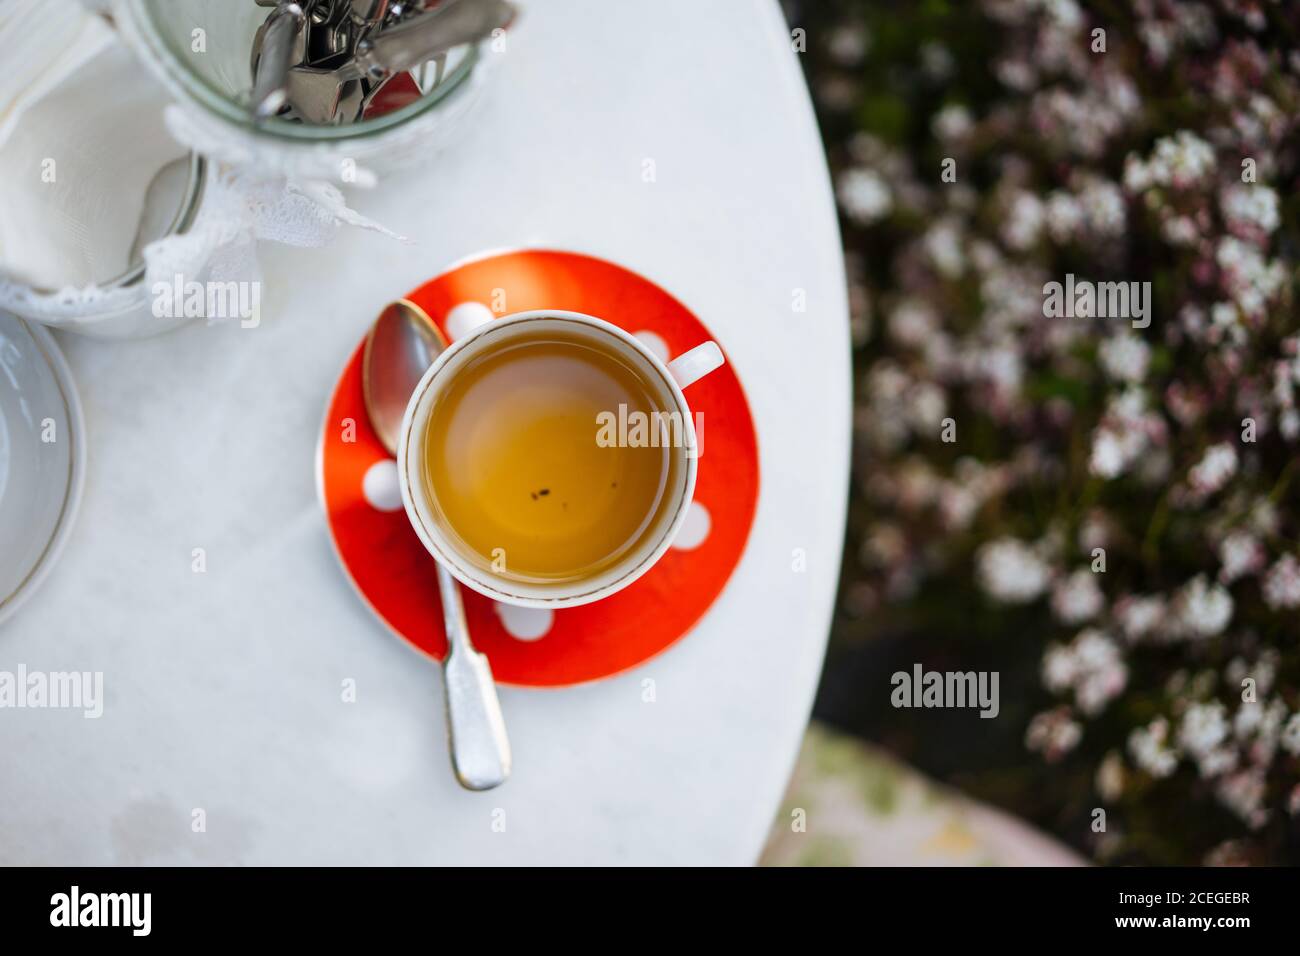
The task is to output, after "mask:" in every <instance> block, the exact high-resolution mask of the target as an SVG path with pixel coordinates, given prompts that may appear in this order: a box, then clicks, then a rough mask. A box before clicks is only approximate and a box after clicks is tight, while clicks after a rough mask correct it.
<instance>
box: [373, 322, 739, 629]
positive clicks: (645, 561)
mask: <svg viewBox="0 0 1300 956" xmlns="http://www.w3.org/2000/svg"><path fill="white" fill-rule="evenodd" d="M446 325H447V328H448V333H449V334H450V335H451V337H452V344H451V345H450V346H449V347H448V348H447V349H446V350H445V351H443V353H442V354H441V355H440V356H438V358H437V360H436V361H435V362H434V363H433V365H431V366H430V367H429V369H428V371H426V372H425V373H424V377H423V378H422V379H421V380H420V384H419V385H418V386H417V387H416V389H415V392H414V394H413V395H412V396H411V401H410V403H409V404H408V405H407V406H406V415H405V417H404V418H403V419H402V431H401V434H400V435H399V437H398V444H397V473H398V480H399V482H400V484H401V489H402V504H403V506H405V508H406V516H407V517H408V518H409V519H410V521H411V525H412V527H414V528H415V533H416V534H417V535H419V536H420V540H421V541H422V542H423V543H424V546H425V547H426V548H427V549H428V550H429V553H430V554H431V555H433V557H434V558H435V559H437V560H438V561H440V562H441V563H442V564H443V566H444V567H446V568H447V570H449V571H450V572H451V573H452V575H453V576H454V577H455V578H456V579H457V580H458V581H460V582H461V583H462V584H464V585H466V586H467V587H470V588H473V589H474V590H475V591H478V592H479V593H480V594H485V595H487V596H488V597H490V598H494V599H495V600H497V601H500V602H502V603H504V604H514V605H518V606H520V607H536V608H562V607H576V606H577V605H580V604H589V603H591V602H592V601H598V600H600V599H601V598H604V597H608V596H609V595H611V594H614V593H615V592H617V591H621V590H622V589H623V588H625V587H627V586H628V585H629V584H631V583H632V582H633V581H635V580H636V579H637V578H639V577H640V576H641V575H643V574H645V573H646V571H648V570H650V568H651V567H652V566H653V565H654V563H655V562H656V561H658V560H659V558H661V557H662V556H663V554H664V552H665V551H667V550H668V546H669V545H670V544H672V541H673V538H674V537H675V536H676V535H677V531H678V529H679V528H680V527H681V525H682V522H683V521H684V520H685V518H686V510H687V508H688V506H689V505H690V503H691V496H692V495H693V494H694V492H695V476H696V471H697V464H698V454H697V452H698V444H697V442H698V439H697V436H696V433H695V424H694V421H693V420H692V415H691V411H690V407H689V406H688V405H687V404H686V396H685V395H683V394H682V389H684V388H686V387H688V386H689V385H690V384H691V383H692V382H695V381H697V380H698V379H700V378H703V377H704V376H705V375H707V374H708V373H709V372H712V371H713V370H714V369H717V368H719V367H721V366H722V364H723V362H724V361H725V360H724V359H723V356H722V350H721V349H720V348H718V346H717V344H716V343H714V342H704V343H703V344H701V345H697V346H696V347H695V348H693V349H691V350H690V351H688V352H685V353H684V354H682V355H680V356H678V357H677V358H675V359H673V360H672V361H671V362H664V361H663V360H662V359H660V358H659V357H658V356H657V355H655V354H654V353H653V352H652V351H650V349H648V348H647V347H646V346H645V345H644V344H642V343H641V342H640V341H639V340H638V339H636V338H635V337H633V336H631V335H629V334H628V333H627V332H624V331H623V330H622V329H620V328H619V327H618V326H616V325H611V324H610V323H609V322H606V321H604V320H603V319H598V318H595V317H594V316H590V315H583V314H582V313H580V312H563V311H560V310H558V309H545V310H538V311H534V312H518V313H515V314H514V315H507V316H503V317H501V318H494V317H493V313H492V312H491V310H490V309H488V308H487V306H484V305H480V304H478V303H465V304H462V305H458V306H457V307H456V308H455V309H453V310H452V312H451V313H450V314H449V315H448V317H447V323H446ZM548 328H549V329H554V330H556V331H562V332H563V333H564V334H565V335H566V336H574V335H577V336H579V337H582V338H588V339H590V340H592V341H593V342H595V343H598V344H599V345H600V346H601V347H603V348H605V349H613V350H614V351H615V352H616V353H617V354H618V355H619V356H620V357H622V358H623V359H624V360H625V361H627V362H629V363H630V364H631V365H632V367H633V368H635V369H637V370H638V371H639V372H640V373H641V376H642V378H643V380H644V381H645V383H646V384H647V385H648V386H649V387H650V388H652V389H655V390H656V391H657V393H658V394H657V395H656V399H657V402H658V405H659V407H660V408H661V409H665V410H667V411H669V412H670V413H676V416H679V418H678V419H675V421H677V420H679V421H680V425H681V428H680V432H679V433H678V434H679V435H680V440H677V441H674V442H673V444H672V447H671V449H670V453H671V454H674V455H679V456H680V459H681V460H680V466H679V467H675V468H673V469H671V472H672V473H674V474H675V475H676V477H675V479H674V480H673V485H672V487H670V488H669V489H668V491H667V495H668V497H667V500H666V501H665V502H664V504H663V505H662V506H661V507H660V508H659V509H658V512H657V514H656V516H655V518H654V523H653V525H652V526H651V528H650V530H649V533H647V534H645V535H644V536H643V538H642V541H641V543H640V545H639V546H638V547H637V548H635V549H634V550H633V551H631V552H630V553H629V554H628V555H627V556H626V557H625V558H624V559H623V560H621V561H619V562H618V563H617V564H615V565H613V566H612V567H609V568H606V569H605V570H603V571H601V572H599V573H597V574H594V575H592V576H591V577H589V578H584V579H581V580H578V581H564V582H545V583H534V582H521V581H517V580H514V579H513V578H510V577H506V576H503V575H498V574H495V573H493V572H492V571H491V570H488V569H484V568H482V567H481V559H479V560H474V559H473V558H472V557H471V556H470V555H467V554H466V553H464V552H463V550H461V548H459V547H458V545H457V543H456V542H455V540H454V539H453V538H452V536H450V535H448V534H447V533H446V532H445V531H444V529H443V526H442V525H443V521H442V520H441V519H439V517H438V515H437V511H436V509H435V508H434V506H433V502H432V500H431V493H430V490H429V488H428V487H427V485H426V482H425V478H424V475H423V463H424V461H425V457H426V456H425V448H424V446H425V437H426V433H427V431H428V421H429V415H430V412H431V411H432V409H433V406H434V403H435V401H436V400H437V398H438V396H439V395H441V394H442V393H443V391H444V390H445V389H446V388H447V387H448V385H449V384H450V383H451V381H452V380H453V379H454V378H455V377H456V375H457V374H458V373H459V372H460V371H461V370H462V369H464V368H465V366H466V365H467V364H468V363H469V362H471V361H472V360H474V359H475V358H478V357H480V356H482V355H483V354H485V353H487V352H490V351H493V350H495V349H497V348H501V347H502V346H504V345H507V344H508V343H510V342H512V341H515V340H517V339H518V338H519V337H521V336H526V337H532V336H533V335H535V334H536V333H537V332H539V331H543V332H544V331H547V330H548ZM592 429H593V431H592V440H593V441H594V440H595V438H596V431H595V429H596V423H595V422H593V423H592Z"/></svg>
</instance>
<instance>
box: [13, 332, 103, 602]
mask: <svg viewBox="0 0 1300 956" xmlns="http://www.w3.org/2000/svg"><path fill="white" fill-rule="evenodd" d="M85 462H86V435H85V427H84V423H83V421H82V417H81V402H80V400H79V399H78V398H77V389H76V386H75V385H74V384H73V381H72V373H71V372H70V371H69V369H68V364H67V362H65V361H64V359H63V354H62V353H61V352H60V351H59V348H58V345H56V344H55V342H54V338H53V336H51V335H50V333H49V332H47V331H46V330H45V329H43V328H40V327H39V326H35V325H28V324H27V323H26V322H23V321H22V320H21V319H18V318H15V317H14V316H12V315H10V314H9V313H7V312H0V623H3V622H4V621H5V620H6V619H7V618H8V617H9V616H10V615H11V614H13V613H14V612H15V611H16V610H17V609H18V607H19V605H21V604H22V603H23V601H25V600H26V599H27V598H28V597H29V596H30V595H31V593H32V592H33V591H34V590H36V587H37V586H38V585H39V584H40V583H41V581H43V580H44V579H45V576H46V575H47V574H49V572H50V569H51V568H52V567H53V566H54V562H55V560H56V559H57V558H58V556H59V552H60V551H61V550H62V549H63V545H64V542H65V541H66V540H67V537H68V532H69V531H70V530H71V529H72V522H73V519H74V518H75V517H76V513H77V505H78V504H79V503H80V501H81V490H82V485H83V482H84V478H85Z"/></svg>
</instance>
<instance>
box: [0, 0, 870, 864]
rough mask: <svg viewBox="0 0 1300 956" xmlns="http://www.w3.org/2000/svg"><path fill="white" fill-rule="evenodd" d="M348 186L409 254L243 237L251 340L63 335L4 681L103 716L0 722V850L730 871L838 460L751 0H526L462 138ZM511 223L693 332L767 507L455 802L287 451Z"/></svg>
mask: <svg viewBox="0 0 1300 956" xmlns="http://www.w3.org/2000/svg"><path fill="white" fill-rule="evenodd" d="M650 162H652V163H653V171H654V175H653V177H652V178H651V177H647V176H645V175H644V172H645V170H647V169H649V168H650V166H649V163H650ZM647 180H649V181H647ZM350 200H351V202H352V203H353V205H354V206H355V207H356V208H358V209H359V210H360V211H361V212H362V213H364V214H366V215H368V216H371V217H373V218H374V219H376V220H378V221H380V222H382V223H384V224H385V225H387V226H389V227H390V228H392V229H393V230H395V231H396V232H398V233H402V234H405V235H407V236H410V237H412V238H413V239H415V240H416V244H414V245H409V246H408V245H400V244H398V243H396V242H393V241H392V240H389V239H386V238H383V237H381V236H378V235H376V234H372V233H364V232H360V231H356V230H350V231H347V232H345V233H344V234H343V235H341V236H340V238H339V239H338V241H337V242H335V243H334V244H333V245H332V246H330V247H329V248H326V249H321V250H293V249H287V248H284V247H277V246H266V247H264V250H263V252H264V255H263V265H264V268H265V277H266V282H265V287H264V293H263V303H262V310H263V320H262V323H261V325H260V326H258V327H257V328H241V327H240V326H239V324H238V323H237V322H233V323H231V324H227V325H214V326H211V327H204V326H198V327H193V328H187V329H184V330H182V331H179V332H176V333H173V334H168V335H164V336H162V337H159V338H156V339H151V340H146V341H139V342H124V343H104V342H95V341H90V340H86V339H80V338H76V337H73V336H63V337H62V338H61V344H62V345H63V347H64V350H65V352H66V354H67V355H68V358H69V361H70V362H71V364H72V367H73V370H74V373H75V375H76V378H77V381H78V383H79V387H80V390H81V395H82V399H83V401H84V404H85V410H86V419H87V427H88V430H89V471H88V476H87V483H86V496H85V499H84V501H83V503H82V508H81V513H80V517H79V519H78V524H77V527H76V528H75V530H74V532H73V535H72V538H71V541H70V542H69V546H68V548H67V551H66V552H65V554H64V555H63V557H62V560H61V562H60V564H59V566H58V567H57V568H56V569H55V572H54V574H53V575H52V576H51V578H50V580H49V581H47V582H46V584H45V585H44V587H43V588H42V589H41V590H40V591H39V592H38V593H37V594H36V595H35V596H34V597H33V599H32V600H31V602H30V603H29V604H28V605H27V606H26V607H25V608H24V609H23V610H22V612H21V613H19V614H18V615H17V616H16V617H15V618H14V619H13V620H12V621H10V622H9V623H8V624H7V625H6V626H4V627H3V628H0V670H8V671H11V672H13V671H15V670H16V669H17V668H18V666H19V665H20V664H21V665H24V666H25V667H26V668H27V670H28V671H35V670H40V671H46V672H50V671H69V670H76V671H102V672H103V675H104V677H103V679H104V696H105V703H104V711H103V715H102V717H100V718H99V719H86V718H84V717H83V716H82V714H81V712H79V711H74V710H39V709H36V710H33V709H23V710H17V709H4V710H0V752H2V753H3V754H4V755H5V756H4V761H5V767H6V775H5V776H6V786H5V794H4V800H3V805H2V807H0V862H2V863H9V864H15V863H29V864H31V863H42V864H135V863H145V864H154V863H157V864H187V863H217V864H228V863H243V864H290V863H295V864H345V863H346V864H542V863H549V864H749V863H752V862H753V861H754V860H755V858H756V857H757V854H758V852H759V850H760V848H761V846H762V844H763V841H764V837H765V835H766V833H767V831H768V828H769V826H770V825H771V823H772V816H773V814H774V813H775V811H776V807H777V803H778V800H779V798H780V796H781V794H782V791H783V788H784V786H785V783H786V778H787V775H788V773H789V771H790V768H791V766H792V763H793V760H794V757H795V752H796V749H797V747H798V744H799V741H800V739H801V736H802V734H803V731H804V727H805V723H806V721H807V717H808V712H809V708H810V705H811V701H812V696H813V692H814V689H815V687H816V682H817V677H818V673H819V670H820V667H821V661H822V655H823V650H824V648H825V642H826V635H827V629H828V625H829V619H830V614H831V609H832V604H833V600H834V593H835V587H836V580H837V576H838V567H839V559H840V548H841V540H842V534H843V529H844V517H845V497H846V496H845V491H846V484H847V474H848V449H849V410H850V386H849V382H850V358H849V334H848V324H847V304H846V299H845V283H844V276H843V271H842V260H841V256H840V251H839V235H838V231H837V225H836V218H835V210H834V202H833V197H832V192H831V189H830V184H829V181H828V177H827V173H826V166H825V161H824V159H823V155H822V150H821V144H820V140H819V137H818V133H817V128H816V124H815V121H814V117H813V112H812V108H811V105H810V102H809V98H808V95H807V91H806V88H805V86H804V81H803V77H802V74H801V72H800V67H799V63H798V61H797V57H796V54H795V53H794V52H792V50H791V47H790V41H789V33H788V29H787V27H786V25H785V23H784V21H783V20H782V18H781V15H780V11H779V10H778V8H777V5H776V3H775V2H771V0H728V2H726V3H708V4H700V3H695V2H692V0H663V2H658V3H654V4H649V5H647V4H623V3H619V4H606V3H597V2H595V0H563V2H561V0H548V2H546V3H539V4H529V5H528V8H527V9H526V15H525V17H524V18H523V19H522V20H521V21H520V23H519V25H518V30H517V32H516V33H513V34H512V35H511V38H510V49H509V51H508V53H507V55H506V59H505V61H504V62H503V63H502V64H501V65H500V67H499V71H498V73H497V75H496V76H495V77H494V81H493V83H492V84H491V87H490V89H489V90H488V92H487V94H486V97H485V99H484V101H483V102H482V103H481V104H480V106H479V108H478V109H477V111H476V112H475V113H474V114H473V115H472V117H471V119H470V121H469V122H468V123H467V124H466V125H465V126H464V127H463V135H462V136H461V137H460V139H459V140H458V141H457V142H456V143H455V144H454V145H453V146H452V147H450V148H449V149H448V150H447V151H445V152H444V153H443V154H442V155H441V156H439V158H438V159H437V161H436V163H433V164H431V165H430V166H429V168H428V170H427V171H426V172H423V173H421V172H408V173H405V174H403V175H402V176H400V177H394V178H392V179H391V180H388V179H386V180H383V181H381V183H380V185H379V187H378V188H376V189H375V190H373V191H370V192H354V193H353V194H352V195H351V196H350ZM528 245H537V246H546V247H552V248H569V249H575V250H579V251H584V252H590V253H593V254H597V255H600V256H603V257H605V258H609V259H612V260H614V261H616V262H619V263H621V264H624V265H627V266H629V267H631V268H633V269H636V270H637V271H639V272H641V273H642V274H644V275H646V276H648V277H649V278H651V279H652V280H654V281H656V282H658V283H659V284H661V285H663V286H664V287H665V288H666V289H668V290H669V291H670V292H671V293H673V294H674V295H675V296H677V297H678V298H680V299H681V300H682V301H683V302H685V303H686V304H687V306H688V307H690V308H691V309H693V310H694V311H695V312H696V313H697V314H698V315H700V316H701V317H702V318H703V319H704V321H705V322H706V323H707V324H708V325H709V326H710V327H711V329H712V330H713V331H714V333H715V335H716V336H717V338H718V339H719V341H720V342H721V343H722V345H723V346H724V348H725V349H726V350H727V352H728V354H729V356H730V358H731V360H732V362H733V364H734V366H735V368H736V370H737V372H738V374H739V375H740V378H741V381H742V383H743V384H744V386H745V388H746V390H747V393H748V396H749V399H750V402H751V405H752V408H753V412H754V418H755V420H756V423H757V428H758V440H759V449H760V455H761V461H762V472H761V496H760V500H759V504H758V513H757V517H756V520H755V523H754V528H753V532H752V535H751V537H750V541H749V545H748V548H747V550H746V553H745V555H744V557H743V559H742V561H741V563H740V565H739V567H738V568H737V570H736V572H735V575H734V576H733V578H732V579H731V582H730V584H729V585H728V587H727V588H726V590H725V591H724V593H723V594H722V595H721V597H720V598H719V599H718V601H717V602H716V603H715V604H714V605H713V607H712V608H711V609H710V611H709V612H708V614H707V615H706V616H705V617H704V618H703V620H702V621H701V622H700V623H699V624H698V626H696V627H695V628H694V630H693V631H692V632H691V633H690V634H688V635H687V636H686V637H685V638H684V639H683V640H681V641H680V642H678V643H677V644H676V645H675V646H674V647H672V648H671V649H670V650H669V651H667V652H666V653H664V654H662V655H661V656H659V657H657V658H655V659H653V660H651V661H649V662H648V663H646V664H644V665H643V666H641V667H639V668H637V669H635V670H634V671H632V672H630V673H627V674H624V675H622V676H619V677H616V678H613V679H609V680H605V681H601V682H599V683H596V684H593V685H587V686H581V687H577V688H573V689H563V690H524V689H515V688H504V689H503V690H502V691H501V702H502V706H503V708H504V711H505V716H506V721H507V724H508V726H509V731H510V738H511V742H512V745H513V749H514V756H515V766H514V774H513V777H512V779H511V780H510V781H509V782H508V783H507V784H506V785H505V786H504V787H502V788H500V789H499V790H496V791H490V792H487V793H470V792H467V791H464V790H461V789H460V788H459V787H458V786H457V785H456V783H455V780H454V779H453V776H452V773H451V769H450V766H449V762H448V757H447V746H446V740H445V730H444V718H443V702H442V690H441V683H440V678H439V675H438V673H437V670H436V667H435V666H434V665H433V664H432V663H430V662H428V661H426V660H424V659H422V658H421V657H419V656H418V655H416V654H414V653H412V651H411V650H409V649H408V648H406V647H404V646H403V645H402V644H401V643H400V642H399V641H397V640H395V639H394V638H393V637H391V636H390V635H389V634H388V633H387V632H386V630H385V629H384V628H383V627H382V626H381V625H380V624H379V623H378V622H377V621H376V620H375V619H374V618H372V617H371V615H370V613H369V612H368V611H367V610H366V609H365V607H364V606H363V605H362V603H361V601H360V600H358V598H357V596H356V595H355V594H354V593H353V591H352V589H351V587H350V586H349V585H348V583H347V582H346V580H345V578H344V575H343V573H342V572H341V570H340V568H339V566H338V564H337V562H336V559H335V556H334V554H333V551H332V549H331V546H330V543H329V539H328V536H327V532H326V529H325V525H324V521H323V518H322V513H321V507H320V504H319V502H318V500H317V495H316V487H315V464H314V456H315V451H316V442H317V437H318V433H319V426H320V423H321V417H322V414H323V412H324V405H325V401H326V397H327V395H328V394H329V392H330V389H331V388H332V386H333V384H334V381H335V379H336V377H337V376H338V374H339V372H340V370H341V367H342V364H343V362H344V360H345V359H346V357H347V356H348V354H349V353H350V351H351V350H352V349H353V348H354V347H355V345H356V344H357V342H358V340H359V338H360V336H361V335H362V334H363V332H364V330H365V328H366V326H367V324H368V323H369V322H370V321H371V319H372V318H373V316H374V315H375V313H376V311H377V310H378V309H379V308H380V307H381V306H382V305H383V303H384V302H386V301H387V300H389V299H391V298H394V297H395V296H397V295H400V294H402V293H404V292H406V291H407V290H409V289H411V288H413V287H414V286H416V285H418V284H420V283H421V282H423V281H424V280H426V279H428V278H430V277H431V276H433V275H434V274H436V273H437V272H439V271H441V270H442V268H443V267H444V266H445V265H447V264H449V263H451V262H453V261H454V260H456V259H459V258H461V257H464V256H466V255H469V254H472V253H475V252H479V251H482V250H487V249H493V248H501V247H515V246H528ZM801 300H802V301H803V303H804V304H803V305H802V307H801ZM197 548H202V549H203V554H204V560H205V564H206V568H205V570H204V571H202V573H196V571H195V570H194V567H195V559H194V557H193V555H194V554H195V549H197ZM647 678H648V679H651V680H653V681H654V687H655V693H654V699H653V701H652V702H650V701H647V700H645V699H644V698H645V696H646V695H644V694H643V687H644V684H643V682H644V681H645V680H646V679H647ZM347 681H353V682H355V688H356V700H355V702H345V701H344V699H343V698H344V696H345V695H344V692H343V687H344V684H345V682H347ZM200 810H201V811H202V813H198V812H196V811H200Z"/></svg>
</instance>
